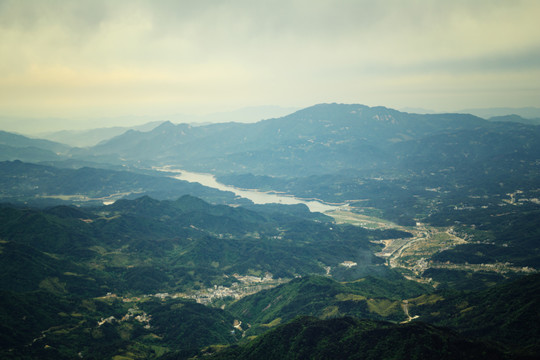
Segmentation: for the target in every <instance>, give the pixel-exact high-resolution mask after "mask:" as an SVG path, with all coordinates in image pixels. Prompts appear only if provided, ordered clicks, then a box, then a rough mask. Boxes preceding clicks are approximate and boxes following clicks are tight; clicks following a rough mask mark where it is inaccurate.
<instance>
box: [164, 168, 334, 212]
mask: <svg viewBox="0 0 540 360" xmlns="http://www.w3.org/2000/svg"><path fill="white" fill-rule="evenodd" d="M156 170H159V171H165V172H170V173H173V174H174V175H173V176H172V177H173V178H175V179H178V180H184V181H189V182H196V183H199V184H201V185H204V186H207V187H211V188H214V189H218V190H221V191H230V192H232V193H234V194H235V195H237V196H240V197H243V198H246V199H249V200H251V201H253V203H255V204H272V203H276V204H285V205H294V204H305V205H306V206H307V207H308V208H309V210H310V211H312V212H327V211H332V210H337V209H339V208H340V206H336V205H328V204H324V203H322V202H320V201H316V200H305V199H299V198H295V197H294V196H289V195H281V194H278V193H275V192H262V191H257V190H247V189H238V188H235V187H234V186H229V185H225V184H222V183H220V182H218V181H217V180H216V178H215V176H214V175H212V174H202V173H195V172H191V171H185V170H180V169H172V168H170V167H163V168H157V169H156Z"/></svg>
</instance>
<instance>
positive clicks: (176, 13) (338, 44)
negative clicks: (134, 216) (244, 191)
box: [0, 0, 540, 116]
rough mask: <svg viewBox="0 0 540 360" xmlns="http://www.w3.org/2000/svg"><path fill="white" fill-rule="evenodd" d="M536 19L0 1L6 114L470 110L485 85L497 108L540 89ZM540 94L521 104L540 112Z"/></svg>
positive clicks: (460, 12)
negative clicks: (324, 106) (340, 105)
mask: <svg viewBox="0 0 540 360" xmlns="http://www.w3.org/2000/svg"><path fill="white" fill-rule="evenodd" d="M538 13H540V3H539V2H537V1H525V0H523V1H520V0H517V1H511V2H510V1H500V0H476V1H464V0H456V1H443V0H440V1H436V0H430V1H428V0H412V1H407V2H404V1H399V0H387V1H367V0H356V1H353V0H350V1H347V0H341V1H326V0H319V1H313V0H311V1H305V0H290V1H282V0H277V1H271V2H270V1H268V2H267V1H227V2H225V1H168V0H162V1H145V0H132V1H127V0H116V1H104V0H93V1H89V0H88V1H86V0H83V1H67V2H66V1H60V0H27V1H16V0H0V113H4V114H23V113H24V115H32V116H34V115H36V114H41V113H47V115H51V116H77V115H80V114H82V113H89V112H91V113H96V114H98V113H101V114H102V115H104V116H105V115H109V114H113V113H114V115H120V114H127V113H134V112H135V113H138V112H145V113H152V112H156V113H157V112H165V111H173V112H174V111H175V109H176V111H185V110H186V109H190V110H194V111H198V112H205V111H207V112H212V111H218V110H221V109H227V108H228V109H230V108H235V107H243V106H249V105H257V104H268V103H273V104H279V105H283V106H304V105H310V104H312V103H315V102H321V101H342V102H364V103H368V102H371V104H376V105H388V106H397V105H399V106H422V107H435V105H436V106H442V107H444V108H451V107H454V108H463V107H465V106H470V104H463V106H462V105H460V104H458V102H459V101H463V97H462V96H457V95H455V94H454V93H457V91H455V89H456V88H458V87H459V86H462V87H463V89H464V92H467V89H471V88H472V87H474V84H471V83H473V82H474V81H478V79H482V84H486V86H487V84H489V86H491V87H492V90H496V91H498V95H497V96H494V95H492V97H491V98H490V96H489V95H482V96H477V97H476V98H475V99H476V100H477V101H478V106H489V104H490V103H495V104H497V105H499V100H500V98H501V97H502V98H504V96H503V95H502V94H503V93H504V92H505V89H504V88H505V86H507V84H511V86H510V88H511V89H510V90H511V91H514V90H515V89H516V88H518V89H523V88H525V87H526V86H529V88H531V86H530V83H534V82H536V83H540V77H539V72H540V71H539V70H540V63H539V60H538V59H540V56H538V55H540V49H539V47H538V44H540V27H539V25H538V21H537V14H538ZM524 73H527V74H528V75H529V76H528V85H527V83H526V82H524V81H525V80H524V79H527V76H523V74H524ZM532 88H534V87H532ZM532 88H531V90H530V91H531V92H532V93H531V94H532V95H528V96H526V97H522V98H521V100H519V101H522V102H524V101H529V102H531V101H532V102H534V100H532V99H534V96H533V95H535V94H536V95H539V96H538V97H536V98H537V99H538V98H540V94H538V93H534V89H532ZM512 89H514V90H512ZM449 92H450V93H451V94H454V95H452V96H449ZM411 94H412V95H411ZM414 94H417V95H416V97H414ZM425 94H429V96H428V97H426V96H425ZM474 94H475V93H474V92H473V93H469V95H474ZM437 96H438V97H439V98H438V100H435V99H436V97H437ZM506 98H507V99H513V97H512V96H507V97H506ZM400 99H402V100H400ZM490 99H492V100H490ZM404 101H408V103H403V102H404ZM423 101H431V102H432V103H431V104H430V103H423ZM469 101H472V100H469ZM512 101H516V102H515V103H513V104H506V105H509V106H512V105H518V106H519V105H520V103H519V102H518V100H512ZM536 101H537V100H536ZM521 105H525V104H521ZM527 105H538V103H537V102H536V103H529V104H527Z"/></svg>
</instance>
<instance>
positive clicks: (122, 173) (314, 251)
mask: <svg viewBox="0 0 540 360" xmlns="http://www.w3.org/2000/svg"><path fill="white" fill-rule="evenodd" d="M2 135H3V137H2V138H0V145H2V146H4V147H5V148H6V149H8V150H9V151H6V152H1V153H0V159H1V160H3V161H0V185H1V186H0V200H1V201H0V270H1V272H0V292H1V297H0V309H1V310H2V319H1V322H0V324H2V327H0V343H1V344H2V349H1V350H0V356H2V357H3V358H14V359H33V358H43V359H48V358H51V359H52V358H54V359H72V358H80V357H82V358H100V359H101V358H112V359H144V358H149V359H160V360H170V359H197V358H203V357H204V358H207V357H208V358H217V359H219V358H220V357H222V358H226V357H227V356H229V355H230V356H229V358H238V356H240V357H242V356H244V355H246V354H247V353H249V352H253V353H257V351H259V349H260V348H264V346H267V345H265V344H270V345H268V346H270V347H271V348H272V349H273V348H276V349H278V348H279V349H281V350H280V351H282V352H283V353H287V351H289V350H287V349H289V348H290V349H291V350H290V351H291V352H292V353H296V352H298V351H304V350H305V351H312V352H317V351H319V350H320V351H322V352H324V351H326V350H325V349H329V347H325V348H324V349H312V348H310V346H309V345H308V344H307V343H302V344H304V345H301V346H300V347H298V346H297V344H296V343H294V344H289V345H290V347H289V345H287V341H289V340H288V339H294V341H301V342H303V341H304V340H305V339H313V338H317V339H319V340H317V341H320V342H318V343H319V344H323V343H324V344H329V343H336V344H337V343H340V344H343V346H349V347H351V349H352V348H355V347H357V346H365V347H364V349H365V350H366V351H367V350H369V349H371V350H373V347H375V348H377V347H378V346H383V347H384V348H385V349H400V346H401V344H403V341H404V339H407V334H408V332H409V331H414V332H416V333H417V334H418V336H419V338H422V339H426V341H427V343H431V342H430V341H435V342H438V343H444V344H447V345H445V346H449V347H452V348H453V349H454V350H453V351H461V350H463V349H467V350H466V353H467V354H475V355H473V356H472V358H478V354H488V353H489V354H492V355H493V357H492V358H503V359H514V358H521V357H520V356H521V355H523V358H527V357H531V356H532V357H533V358H534V356H535V355H536V354H538V353H539V351H540V344H539V343H538V341H536V340H535V339H536V338H540V336H539V337H535V336H534V334H535V331H537V330H538V326H537V325H534V324H537V323H538V322H540V319H538V313H537V311H536V309H537V306H538V304H539V301H540V299H538V294H539V293H540V292H538V286H539V280H538V276H539V275H538V270H539V269H540V247H539V246H540V243H539V242H538V239H539V236H540V230H539V229H540V205H539V204H538V202H537V201H536V199H538V194H539V191H540V190H539V188H538V183H539V181H540V175H539V174H540V172H539V171H538V166H539V164H540V134H539V133H538V127H537V126H534V125H528V124H523V123H509V122H490V121H487V120H484V119H481V118H478V117H475V116H472V115H467V114H438V115H433V114H426V115H419V114H408V113H402V112H399V111H396V110H393V109H388V108H383V107H376V108H370V107H366V106H363V105H356V104H351V105H345V104H319V105H316V106H313V107H310V108H306V109H302V110H300V111H297V112H296V113H293V114H290V115H288V116H285V117H282V118H278V119H269V120H265V121H260V122H258V123H254V124H237V123H223V124H209V125H204V126H197V127H194V126H190V125H187V124H173V123H170V122H164V123H161V124H159V125H157V126H155V127H152V128H151V129H150V128H149V129H146V130H145V131H138V130H131V131H127V132H125V133H123V134H120V135H118V136H116V137H114V138H110V139H108V140H105V141H103V142H101V143H99V144H97V145H95V146H91V147H87V148H70V147H68V146H61V145H57V144H54V143H52V144H51V143H50V142H41V141H34V140H33V139H23V140H24V142H22V140H21V137H20V135H11V134H9V133H4V134H2ZM20 144H25V145H28V146H30V147H31V149H28V148H27V147H21V145H20ZM40 147H42V148H40ZM44 147H45V148H44ZM40 149H42V150H43V151H42V150H40ZM47 149H49V150H47ZM2 156H3V158H2ZM180 169H181V170H180ZM537 320H538V321H537ZM523 324H528V325H527V326H526V327H524V326H523ZM334 326H340V327H341V328H342V329H348V330H346V331H347V334H345V333H344V334H341V335H342V336H344V337H340V338H336V337H334V338H331V340H328V338H327V337H326V336H327V335H328V336H332V335H331V334H333V333H336V332H335V331H334V330H328V329H333V327H334ZM441 326H442V327H443V328H439V327H441ZM490 329H499V330H497V331H491V330H490ZM525 329H526V330H525ZM304 332H311V333H312V335H313V336H309V337H307V338H306V337H304V335H303V334H304ZM283 334H288V335H287V336H284V335H283ZM359 334H362V337H365V336H367V337H368V338H371V341H370V342H368V343H365V344H364V343H363V340H362V337H358V336H359ZM377 334H378V335H377ZM380 334H386V335H384V336H382V337H381V335H380ZM484 334H488V335H484ZM341 335H340V336H341ZM357 335H358V336H357ZM346 339H354V341H352V342H348V340H346ZM383 339H391V341H390V340H388V341H389V342H388V343H385V342H384V341H385V340H383ZM428 339H429V340H428ZM407 341H408V340H407ZM411 341H412V342H411V344H413V345H414V346H417V345H419V346H420V348H417V350H418V351H419V354H424V355H425V356H428V355H427V354H431V355H429V356H434V357H435V358H440V355H441V353H440V348H429V349H427V348H425V347H422V342H419V341H418V340H411ZM362 344H363V345H362ZM381 344H383V345H381ZM456 344H460V345H459V346H456ZM308 349H309V350H308ZM475 349H476V350H475ZM355 351H358V350H355ZM396 351H398V350H396ZM399 351H401V350H399ZM475 351H479V352H478V353H476V352H475ZM383 353H384V354H386V355H385V356H387V357H389V358H396V357H395V356H393V355H389V354H387V353H386V352H384V351H383ZM227 354H229V355H227ZM433 354H437V355H433ZM394 355H395V354H394ZM381 356H382V355H381ZM392 356H393V357H392Z"/></svg>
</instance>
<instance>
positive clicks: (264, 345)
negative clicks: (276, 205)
mask: <svg viewBox="0 0 540 360" xmlns="http://www.w3.org/2000/svg"><path fill="white" fill-rule="evenodd" d="M205 358H207V357H206V356H205ZM209 358H210V359H486V358H489V359H503V358H504V355H503V354H502V353H500V352H498V351H497V350H495V349H492V348H490V347H489V346H487V345H485V344H482V343H479V342H473V341H470V340H469V339H466V338H465V337H463V336H460V335H458V334H456V333H453V332H450V331H448V330H444V329H440V328H437V327H434V326H431V325H427V324H422V323H412V324H406V325H395V324H391V323H385V322H377V321H373V320H358V319H354V318H350V317H345V318H337V319H328V320H319V319H316V318H312V317H299V318H297V319H295V320H293V321H291V322H290V323H288V324H285V325H282V326H279V327H278V328H276V329H274V330H272V331H269V332H268V333H266V334H264V335H262V336H260V337H258V338H257V339H255V340H253V341H251V342H248V343H246V344H244V345H241V346H236V347H229V348H227V349H224V350H221V351H218V352H217V353H216V354H215V355H214V356H210V357H209Z"/></svg>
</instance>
